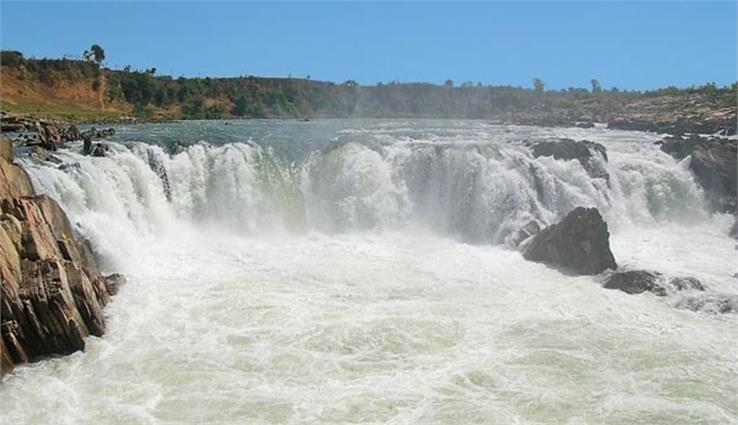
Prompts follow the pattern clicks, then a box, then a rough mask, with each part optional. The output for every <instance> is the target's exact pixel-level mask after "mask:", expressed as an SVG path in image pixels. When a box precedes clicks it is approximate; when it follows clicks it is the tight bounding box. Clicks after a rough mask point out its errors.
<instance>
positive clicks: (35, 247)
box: [0, 158, 124, 372]
mask: <svg viewBox="0 0 738 425" xmlns="http://www.w3.org/2000/svg"><path fill="white" fill-rule="evenodd" d="M0 170H3V173H2V174H0V198H1V199H0V289H1V290H2V296H0V328H1V329H2V344H0V349H1V350H2V352H1V353H0V361H2V369H3V372H5V371H7V370H8V369H9V367H8V363H10V364H17V363H23V362H27V361H33V360H35V359H37V358H39V357H42V356H47V355H50V354H69V353H72V352H74V351H77V350H82V349H84V347H85V341H84V338H85V337H86V336H88V335H98V336H99V335H102V334H103V333H104V332H105V317H104V315H103V313H102V309H103V307H104V306H105V304H107V303H108V301H109V299H110V296H111V295H112V294H111V291H114V290H116V289H117V286H118V285H120V284H121V283H122V281H124V279H123V278H122V277H120V276H118V277H115V278H114V279H112V280H110V282H109V281H108V279H105V278H103V277H102V276H101V275H100V274H99V272H98V271H97V268H96V265H95V263H94V261H93V260H91V258H90V257H91V254H90V253H89V252H88V248H86V247H85V246H84V244H82V243H81V242H80V240H79V239H78V238H77V236H76V235H75V232H74V228H73V227H72V225H71V223H70V222H69V219H68V218H67V216H66V214H65V213H64V211H63V210H62V208H61V207H60V206H59V204H57V203H56V201H54V200H53V199H51V198H49V197H48V196H35V195H34V194H33V190H32V188H31V185H30V180H29V179H28V176H27V175H26V174H25V173H22V171H23V170H21V169H20V168H18V167H17V166H15V165H13V164H11V163H9V162H8V161H6V160H5V159H3V158H0ZM7 170H10V172H8V171H7ZM19 171H20V172H19ZM8 176H10V177H11V179H14V180H12V181H9V180H8Z"/></svg>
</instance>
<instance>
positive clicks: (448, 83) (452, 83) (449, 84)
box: [443, 80, 454, 87]
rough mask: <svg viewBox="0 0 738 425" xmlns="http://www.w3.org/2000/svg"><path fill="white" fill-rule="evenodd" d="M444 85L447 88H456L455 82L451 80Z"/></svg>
mask: <svg viewBox="0 0 738 425" xmlns="http://www.w3.org/2000/svg"><path fill="white" fill-rule="evenodd" d="M443 85H444V86H446V87H453V86H454V82H453V81H451V80H446V82H445V83H443Z"/></svg>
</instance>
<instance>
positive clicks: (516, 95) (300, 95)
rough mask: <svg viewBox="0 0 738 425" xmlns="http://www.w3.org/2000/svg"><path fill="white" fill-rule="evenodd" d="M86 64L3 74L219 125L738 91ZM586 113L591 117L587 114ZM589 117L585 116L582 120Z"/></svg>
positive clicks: (16, 65) (725, 98) (465, 114)
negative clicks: (171, 73)
mask: <svg viewBox="0 0 738 425" xmlns="http://www.w3.org/2000/svg"><path fill="white" fill-rule="evenodd" d="M84 57H85V58H86V59H87V60H70V59H27V58H24V57H23V55H22V54H21V53H20V52H14V51H3V52H2V54H1V57H0V61H1V62H2V67H3V68H12V69H16V70H19V71H21V72H19V73H18V74H19V75H23V76H24V77H23V78H35V79H38V80H39V81H42V82H43V83H44V84H47V85H49V86H54V84H55V81H56V80H59V79H70V80H74V79H78V78H91V79H92V83H91V84H92V89H93V90H94V91H98V90H99V89H101V88H104V89H105V93H104V95H105V99H106V100H107V101H108V102H112V103H116V104H118V103H120V104H127V105H130V110H131V111H132V113H133V114H135V115H137V116H141V117H145V118H149V117H152V116H159V117H167V118H181V119H217V118H231V117H238V118H288V117H298V118H306V117H309V118H312V117H339V118H340V117H351V116H360V117H377V118H397V117H420V118H423V117H438V118H491V117H506V116H509V115H510V114H520V113H531V112H540V111H554V110H557V109H559V110H567V111H574V112H576V113H574V114H572V113H568V112H567V113H566V115H567V116H572V115H576V116H579V115H583V116H602V115H603V114H607V113H609V112H611V111H616V110H618V111H623V110H627V108H628V105H630V104H632V103H633V102H638V101H640V100H649V99H654V98H665V97H668V96H686V97H689V96H694V95H698V96H700V97H701V98H704V99H707V100H708V101H709V102H710V107H735V101H736V85H735V84H733V85H732V86H731V87H717V86H715V84H706V85H703V86H699V87H690V88H676V87H668V88H665V89H660V90H655V91H646V92H640V91H625V90H622V91H621V90H618V89H617V88H612V89H610V90H606V89H603V88H602V86H601V85H600V82H599V81H597V80H596V79H593V80H592V81H591V82H590V83H591V87H592V89H591V90H587V89H583V88H573V87H572V88H569V89H566V90H559V91H556V90H546V89H545V83H544V82H543V81H542V80H541V79H539V78H535V79H533V84H532V88H521V87H509V86H494V87H493V86H483V85H482V84H477V85H475V84H474V83H472V82H469V81H467V82H463V83H462V84H461V85H458V86H455V85H454V83H453V81H451V80H448V81H446V82H445V83H444V84H443V85H435V84H427V83H403V84H400V83H397V82H390V83H386V84H384V83H378V84H377V85H375V86H359V85H358V84H357V83H356V82H355V81H351V80H349V81H346V82H344V83H342V84H336V83H331V82H321V81H312V80H310V79H297V78H256V77H253V76H241V77H234V78H182V77H180V78H177V79H173V78H171V77H168V76H157V75H156V69H154V68H152V69H148V70H143V71H136V70H132V69H131V67H130V66H127V67H125V68H124V69H123V70H111V69H104V68H101V64H102V63H103V61H104V59H105V52H104V50H103V49H102V47H100V46H98V45H93V46H92V47H91V48H90V50H89V51H87V52H85V55H84ZM585 109H586V110H585ZM582 111H584V112H585V113H581V112H582Z"/></svg>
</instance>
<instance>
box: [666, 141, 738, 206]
mask: <svg viewBox="0 0 738 425" xmlns="http://www.w3.org/2000/svg"><path fill="white" fill-rule="evenodd" d="M661 150H662V151H664V152H666V153H668V154H669V155H671V156H673V157H674V158H676V159H679V160H681V159H684V158H686V157H688V156H690V162H689V168H690V169H691V170H692V172H693V173H694V176H695V178H696V179H697V181H698V182H699V183H700V185H701V186H702V187H703V189H704V190H705V195H706V197H707V201H708V202H709V204H710V207H711V208H712V209H713V210H715V211H719V212H736V186H737V185H738V180H737V178H736V176H737V175H738V140H735V139H732V140H731V139H723V138H704V137H700V136H690V137H688V138H685V137H667V138H666V139H664V141H663V142H662V143H661Z"/></svg>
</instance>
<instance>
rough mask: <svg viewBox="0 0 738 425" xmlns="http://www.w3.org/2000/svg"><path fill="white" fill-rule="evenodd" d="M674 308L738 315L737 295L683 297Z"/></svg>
mask: <svg viewBox="0 0 738 425" xmlns="http://www.w3.org/2000/svg"><path fill="white" fill-rule="evenodd" d="M676 306H677V308H684V309H688V310H692V311H700V312H705V313H720V314H725V313H738V295H727V294H705V295H700V296H691V297H685V298H682V299H681V300H679V302H677V304H676Z"/></svg>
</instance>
